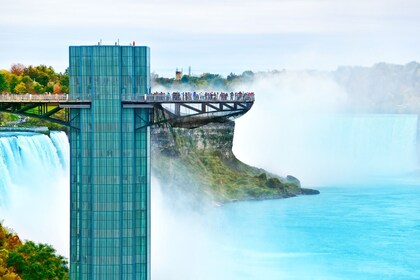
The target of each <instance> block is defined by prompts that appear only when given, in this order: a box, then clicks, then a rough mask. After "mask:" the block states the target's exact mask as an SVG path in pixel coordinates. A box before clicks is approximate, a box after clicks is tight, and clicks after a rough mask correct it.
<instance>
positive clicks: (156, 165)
mask: <svg viewBox="0 0 420 280" xmlns="http://www.w3.org/2000/svg"><path fill="white" fill-rule="evenodd" d="M234 128H235V123H234V122H227V123H223V124H209V125H206V126H203V127H200V128H196V129H183V128H170V127H157V128H153V129H152V132H151V138H152V141H151V143H152V149H151V151H152V173H153V175H154V176H156V177H157V178H158V179H159V180H160V182H161V184H163V185H164V187H165V189H166V190H169V191H173V192H178V191H182V192H185V193H188V194H190V195H191V196H193V197H194V198H195V199H196V200H197V201H202V200H203V199H204V200H205V199H210V200H211V201H213V202H216V203H224V202H230V201H235V200H250V199H271V198H286V197H292V196H296V195H300V194H317V193H319V192H318V191H315V190H309V189H303V188H301V187H300V182H299V180H297V179H296V178H294V177H293V176H287V177H286V178H281V177H279V176H276V175H274V174H270V173H268V172H266V171H265V170H263V169H260V168H255V167H252V166H249V165H247V164H245V163H243V162H241V161H239V160H238V159H237V158H236V157H235V155H234V154H233V152H232V142H233V134H234Z"/></svg>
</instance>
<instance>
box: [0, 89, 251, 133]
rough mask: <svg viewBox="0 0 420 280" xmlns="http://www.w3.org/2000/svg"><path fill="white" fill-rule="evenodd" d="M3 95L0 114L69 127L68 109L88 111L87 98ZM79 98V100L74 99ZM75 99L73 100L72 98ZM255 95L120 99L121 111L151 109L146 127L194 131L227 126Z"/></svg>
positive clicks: (174, 94)
mask: <svg viewBox="0 0 420 280" xmlns="http://www.w3.org/2000/svg"><path fill="white" fill-rule="evenodd" d="M72 96H73V99H70V98H69V95H68V94H2V95H0V112H7V113H12V114H17V115H22V116H28V117H34V118H39V119H43V120H47V121H51V122H54V123H58V124H61V125H66V126H69V124H70V122H69V109H83V108H90V107H91V106H92V101H91V99H90V96H89V95H88V94H72ZM77 96H80V98H77ZM74 97H76V98H74ZM254 100H255V96H254V93H246V92H245V93H243V92H236V93H233V92H232V93H223V92H222V93H213V92H205V93H199V94H195V93H191V92H172V93H154V94H141V95H124V94H123V95H122V96H121V106H122V108H123V109H124V108H149V109H153V110H152V112H153V118H152V119H153V121H152V122H151V123H150V124H149V125H159V124H165V123H167V124H170V125H171V126H173V127H184V128H195V127H198V126H201V125H205V124H208V123H210V122H226V121H228V120H231V119H234V118H237V117H239V116H241V115H243V114H245V113H246V112H248V111H249V109H251V107H252V105H253V103H254Z"/></svg>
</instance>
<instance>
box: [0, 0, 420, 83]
mask: <svg viewBox="0 0 420 280" xmlns="http://www.w3.org/2000/svg"><path fill="white" fill-rule="evenodd" d="M0 1H1V2H3V3H1V5H0V7H1V9H0V40H1V41H0V42H1V44H0V69H9V68H10V66H11V64H13V63H22V64H24V65H38V64H46V65H51V66H53V67H54V69H55V70H57V71H59V72H61V71H64V70H65V69H66V68H67V66H68V46H70V45H74V46H77V45H96V44H97V43H98V42H99V41H100V40H102V44H104V45H114V44H115V42H118V41H119V43H120V45H129V44H130V43H131V42H133V41H135V42H136V45H146V46H149V47H150V48H151V71H152V72H154V73H156V74H158V75H160V76H165V77H173V76H174V74H175V69H176V68H179V69H183V70H184V72H185V73H186V72H188V67H189V66H190V67H191V71H192V74H195V75H198V74H201V73H204V72H210V73H219V74H222V75H228V74H229V73H231V72H233V73H236V74H240V73H242V72H243V71H246V70H252V71H269V70H275V69H277V70H282V69H290V70H297V69H321V70H334V69H336V68H337V67H338V66H341V65H362V66H371V65H373V64H375V63H378V62H388V63H396V64H405V63H408V62H411V61H420V52H419V46H420V28H418V27H419V26H420V1H418V0H351V1H349V0H258V1H257V0H223V1H222V0H211V1H210V0H206V1H203V0H178V1H174V0H119V1H114V0H112V1H111V0H61V1H53V0H37V1H29V0H13V1H6V0H0Z"/></svg>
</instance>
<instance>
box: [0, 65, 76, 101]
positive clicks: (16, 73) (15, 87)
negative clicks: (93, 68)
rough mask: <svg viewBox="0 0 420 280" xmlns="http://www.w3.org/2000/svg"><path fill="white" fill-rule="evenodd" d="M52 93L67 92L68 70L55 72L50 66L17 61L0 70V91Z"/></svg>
mask: <svg viewBox="0 0 420 280" xmlns="http://www.w3.org/2000/svg"><path fill="white" fill-rule="evenodd" d="M45 92H50V93H54V94H59V93H68V92H69V75H68V72H67V71H65V72H64V73H56V72H55V71H54V69H53V68H52V67H51V66H45V65H38V66H32V65H30V66H27V67H26V66H24V65H23V64H20V63H17V64H13V65H12V66H11V67H10V70H0V93H17V94H24V93H32V94H42V93H45Z"/></svg>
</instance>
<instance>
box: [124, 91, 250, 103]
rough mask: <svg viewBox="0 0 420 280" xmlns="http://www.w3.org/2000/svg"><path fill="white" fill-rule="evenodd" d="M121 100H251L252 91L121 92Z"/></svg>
mask: <svg viewBox="0 0 420 280" xmlns="http://www.w3.org/2000/svg"><path fill="white" fill-rule="evenodd" d="M122 100H123V101H137V102H203V101H206V102H235V101H238V102H253V101H255V95H254V93H253V92H236V93H233V92H232V93H224V92H215V93H213V92H204V93H201V92H200V93H195V92H166V93H165V92H158V93H152V94H140V95H131V94H123V95H122Z"/></svg>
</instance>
